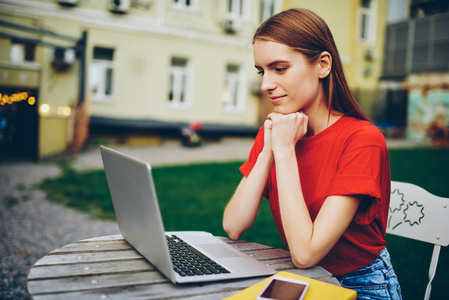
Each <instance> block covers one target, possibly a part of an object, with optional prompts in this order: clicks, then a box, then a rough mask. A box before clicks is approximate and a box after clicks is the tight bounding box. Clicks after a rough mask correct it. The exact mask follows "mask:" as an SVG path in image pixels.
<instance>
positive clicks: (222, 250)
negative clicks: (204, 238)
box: [197, 244, 239, 258]
mask: <svg viewBox="0 0 449 300" xmlns="http://www.w3.org/2000/svg"><path fill="white" fill-rule="evenodd" d="M197 246H198V247H200V248H202V249H204V250H206V251H207V252H209V253H210V254H212V255H214V256H215V257H218V258H227V257H239V255H238V254H236V253H234V252H232V251H231V250H229V249H227V248H226V247H224V246H223V245H220V244H198V245H197Z"/></svg>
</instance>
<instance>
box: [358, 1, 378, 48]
mask: <svg viewBox="0 0 449 300" xmlns="http://www.w3.org/2000/svg"><path fill="white" fill-rule="evenodd" d="M362 1H363V0H360V8H359V31H358V37H359V40H360V42H362V43H365V44H370V45H372V44H375V42H376V25H377V1H376V0H369V1H370V7H369V8H367V7H363V6H362V3H361V2H362Z"/></svg>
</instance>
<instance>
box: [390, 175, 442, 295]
mask: <svg viewBox="0 0 449 300" xmlns="http://www.w3.org/2000/svg"><path fill="white" fill-rule="evenodd" d="M387 233H389V234H393V235H398V236H402V237H406V238H410V239H415V240H418V241H422V242H427V243H431V244H434V248H433V254H432V260H431V262H430V268H429V283H428V284H427V288H426V293H425V295H424V299H425V300H428V299H429V298H430V291H431V283H432V280H433V278H434V276H435V272H436V269H437V264H438V257H439V255H440V249H441V246H447V245H448V244H449V198H442V197H437V196H435V195H432V194H431V193H429V192H428V191H426V190H424V189H423V188H421V187H419V186H416V185H414V184H410V183H404V182H398V181H392V182H391V199H390V212H389V215H388V224H387Z"/></svg>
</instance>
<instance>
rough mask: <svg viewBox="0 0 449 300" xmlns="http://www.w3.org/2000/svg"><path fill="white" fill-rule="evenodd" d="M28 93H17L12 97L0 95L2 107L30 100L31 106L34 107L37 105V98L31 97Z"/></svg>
mask: <svg viewBox="0 0 449 300" xmlns="http://www.w3.org/2000/svg"><path fill="white" fill-rule="evenodd" d="M28 94H29V93H28V92H16V93H14V94H12V95H7V94H2V93H0V105H6V104H9V105H11V104H13V103H15V102H22V101H25V100H28V104H29V105H34V104H35V103H36V98H34V97H29V95H28Z"/></svg>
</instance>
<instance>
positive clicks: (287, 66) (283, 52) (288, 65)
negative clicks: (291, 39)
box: [254, 40, 323, 114]
mask: <svg viewBox="0 0 449 300" xmlns="http://www.w3.org/2000/svg"><path fill="white" fill-rule="evenodd" d="M254 63H255V67H256V69H257V70H259V73H260V74H261V75H262V85H261V89H262V91H263V92H265V93H266V94H267V95H268V96H269V97H270V101H271V103H272V104H273V106H274V111H275V112H277V113H281V114H289V113H293V112H297V111H299V110H302V111H303V112H304V113H305V114H307V111H308V110H310V109H313V107H317V106H319V105H320V101H323V100H322V99H323V89H322V85H321V82H320V77H319V71H320V68H319V64H318V63H316V64H313V65H311V64H309V63H308V62H307V60H306V58H305V56H304V55H303V54H302V53H300V52H297V51H295V50H293V49H292V48H291V47H289V46H287V45H284V44H279V43H275V42H270V41H262V40H257V41H256V42H255V43H254Z"/></svg>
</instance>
